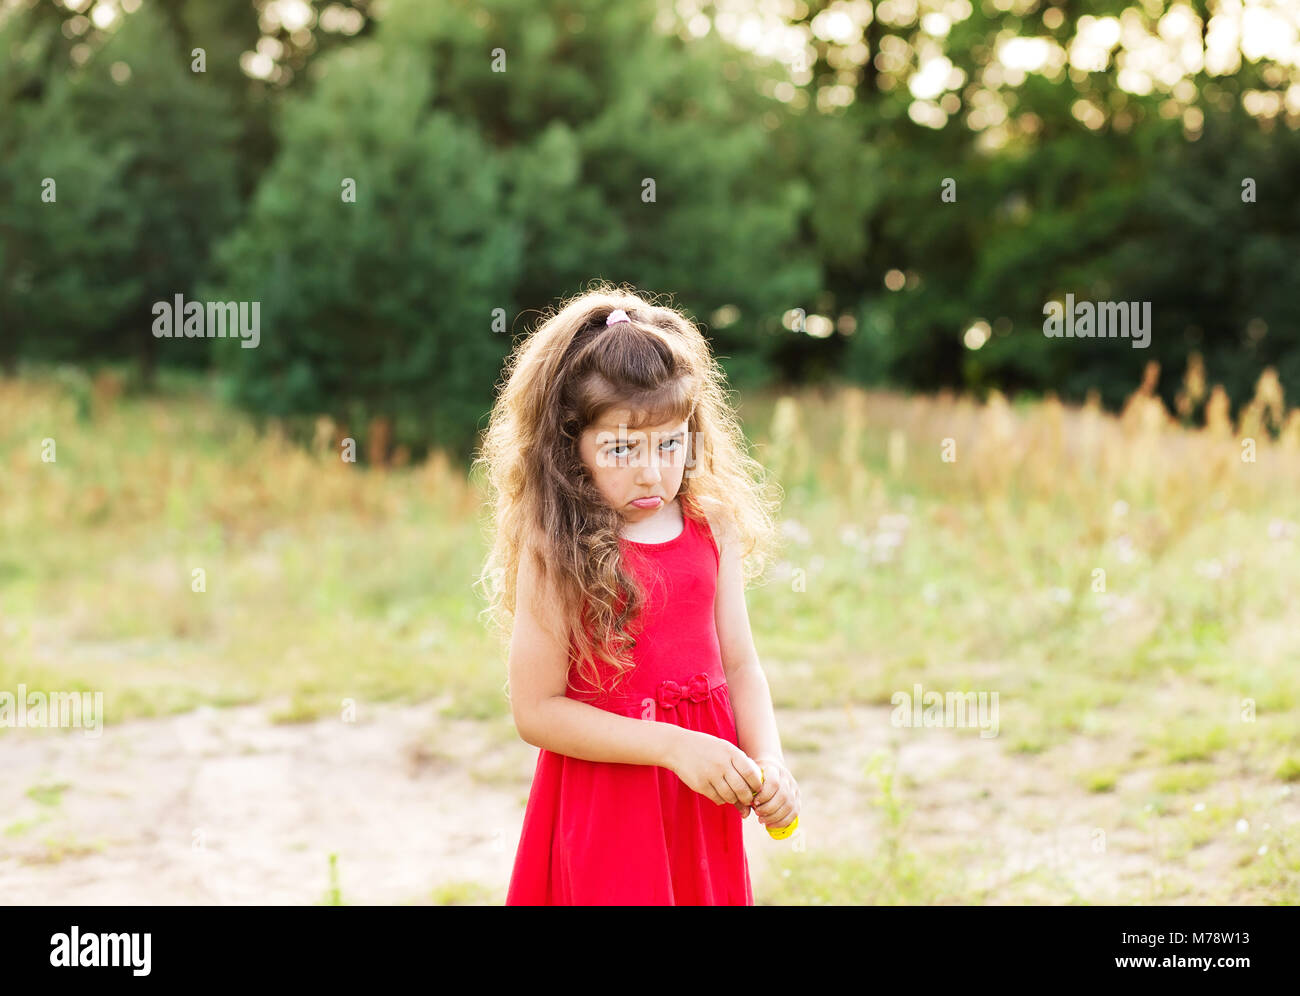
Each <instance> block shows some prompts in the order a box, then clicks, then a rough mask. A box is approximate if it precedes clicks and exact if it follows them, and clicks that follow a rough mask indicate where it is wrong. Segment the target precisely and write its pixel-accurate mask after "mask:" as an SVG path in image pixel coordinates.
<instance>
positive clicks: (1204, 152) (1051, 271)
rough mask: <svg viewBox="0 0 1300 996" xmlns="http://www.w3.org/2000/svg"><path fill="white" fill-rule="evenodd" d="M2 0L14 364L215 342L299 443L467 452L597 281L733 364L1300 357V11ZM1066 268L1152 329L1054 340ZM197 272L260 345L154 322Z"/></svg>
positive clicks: (1292, 379) (179, 358)
mask: <svg viewBox="0 0 1300 996" xmlns="http://www.w3.org/2000/svg"><path fill="white" fill-rule="evenodd" d="M0 10H2V11H3V13H2V14H0V17H2V18H3V20H2V21H0V52H3V58H2V59H0V204H2V205H3V213H0V363H2V364H3V365H4V367H5V368H6V369H8V370H9V371H10V372H13V371H16V370H17V369H18V367H19V365H20V364H33V365H40V364H48V363H52V362H53V363H69V362H70V363H75V364H78V365H84V366H88V367H93V366H96V365H99V364H103V363H109V364H126V365H127V369H128V370H129V371H130V376H131V385H130V386H131V389H132V390H139V391H144V392H148V391H150V390H152V389H153V388H154V385H155V384H156V383H157V379H156V370H157V368H158V367H159V366H164V367H166V366H176V367H188V368H204V369H211V370H214V371H216V372H218V373H219V374H220V375H221V376H220V383H221V384H222V385H223V388H224V390H225V391H226V393H227V394H228V396H229V399H230V400H235V401H237V402H238V403H239V404H241V405H242V406H244V407H246V408H247V409H248V410H249V411H250V412H252V413H255V414H258V415H264V416H276V417H279V418H281V419H283V420H284V421H285V422H286V424H288V425H290V426H293V425H295V424H297V425H298V426H299V427H300V431H301V432H303V433H309V432H311V431H312V427H313V425H314V424H315V423H314V419H315V418H316V417H317V416H320V415H327V416H330V417H331V418H333V419H335V420H337V421H338V422H339V423H340V424H342V425H345V426H348V427H349V431H350V432H351V434H352V435H354V436H357V437H358V438H365V437H368V436H373V435H374V434H375V433H377V432H378V433H380V434H382V435H383V437H384V441H385V444H387V443H389V442H391V443H394V444H397V445H401V446H404V447H407V448H408V449H409V450H411V451H414V452H416V453H420V452H422V451H425V450H427V449H428V448H429V447H430V446H440V447H444V448H446V449H447V450H448V451H450V452H453V453H456V454H458V455H459V456H461V457H464V456H466V455H467V454H468V452H469V450H470V448H471V447H472V446H473V442H474V439H475V434H476V432H477V431H478V429H479V428H481V421H482V418H483V414H484V413H485V412H486V410H487V409H488V407H489V406H490V404H491V400H492V395H493V387H494V382H495V380H496V378H497V376H498V374H499V371H500V366H501V361H502V359H503V358H504V356H505V355H506V354H507V352H508V351H509V348H510V343H511V339H512V337H513V336H516V335H519V334H522V333H523V332H525V331H526V330H527V328H528V327H529V326H530V325H531V324H532V322H534V321H535V320H536V319H537V317H538V315H539V312H540V311H541V310H542V309H545V308H547V307H548V306H550V305H552V304H553V303H554V302H555V301H556V300H557V298H559V297H561V296H564V295H567V294H571V293H574V292H576V291H578V290H581V289H582V287H583V285H584V284H585V282H586V281H588V280H589V279H591V278H594V277H602V278H608V279H613V280H616V281H628V282H630V283H632V284H634V285H636V286H637V287H639V288H642V289H645V290H647V291H651V292H663V293H669V294H671V295H672V300H673V302H674V303H675V304H677V305H679V306H681V307H682V308H684V309H685V310H686V311H688V312H689V313H690V314H692V315H693V316H694V317H695V318H696V319H697V320H698V321H700V322H701V323H702V324H703V325H704V326H705V328H706V331H707V332H708V334H709V335H710V336H711V337H712V338H713V340H714V342H715V347H716V350H717V352H718V353H719V355H720V356H721V357H722V362H723V363H724V366H726V368H727V369H728V372H729V375H730V377H731V379H732V383H733V384H734V385H735V386H737V387H738V388H741V389H742V390H743V389H746V388H756V387H760V386H762V385H765V384H770V383H777V384H781V385H792V384H799V383H804V384H809V383H818V382H821V381H824V380H827V379H829V378H831V377H832V376H833V377H835V378H837V379H847V380H849V381H851V382H855V383H859V384H863V385H890V386H900V387H905V388H916V389H923V390H924V389H935V388H943V387H954V388H966V389H971V390H974V391H975V392H977V393H984V392H987V390H988V389H990V388H994V387H996V388H998V389H1000V390H1001V391H1003V392H1007V393H1015V392H1030V393H1041V392H1044V391H1052V392H1055V393H1057V394H1058V395H1059V396H1060V397H1061V398H1062V399H1064V400H1082V399H1083V398H1084V397H1085V396H1086V395H1087V394H1088V392H1089V391H1094V390H1095V391H1096V392H1097V394H1098V396H1099V397H1100V399H1101V400H1102V402H1103V404H1105V405H1107V406H1108V407H1113V408H1117V407H1118V406H1119V405H1120V404H1121V403H1122V401H1123V399H1124V398H1125V397H1126V396H1128V395H1129V394H1130V393H1131V391H1132V389H1133V385H1134V383H1136V382H1137V381H1138V380H1140V379H1142V371H1143V368H1144V366H1145V364H1146V363H1147V361H1149V360H1155V361H1156V362H1158V363H1159V364H1160V365H1161V366H1162V367H1164V368H1165V369H1169V370H1173V371H1181V370H1183V369H1184V368H1186V367H1188V366H1189V365H1191V364H1196V363H1203V366H1204V370H1205V376H1206V377H1207V378H1208V379H1209V381H1210V382H1212V383H1215V384H1222V385H1223V386H1224V387H1225V388H1226V389H1227V394H1228V396H1229V397H1231V398H1232V399H1235V400H1237V401H1238V402H1244V401H1245V400H1246V399H1248V398H1249V397H1250V396H1251V394H1252V390H1253V387H1254V385H1255V383H1256V379H1257V378H1258V377H1259V374H1260V372H1261V370H1263V369H1265V368H1267V367H1273V368H1274V369H1275V370H1276V371H1277V374H1278V376H1279V378H1280V382H1281V384H1282V385H1283V387H1284V388H1290V389H1291V390H1292V391H1294V390H1295V389H1296V387H1295V385H1300V348H1297V346H1298V344H1300V321H1297V317H1300V316H1298V315H1297V309H1300V302H1297V299H1296V295H1295V294H1294V292H1293V291H1294V288H1295V287H1296V286H1300V200H1297V198H1296V197H1295V193H1294V178H1295V177H1296V176H1297V175H1300V139H1298V138H1297V132H1296V126H1297V125H1298V124H1300V80H1298V79H1297V73H1296V67H1297V65H1298V64H1300V42H1298V40H1297V30H1298V26H1300V5H1297V4H1296V3H1294V2H1291V0H1209V2H1205V0H1193V2H1170V0H1141V2H1137V0H1132V2H1123V0H1063V2H1053V3H1049V2H1045V0H880V2H879V3H876V4H874V5H873V4H872V3H870V2H867V0H849V2H843V0H837V2H832V3H825V2H816V3H808V2H803V0H773V2H768V3H764V2H754V3H702V2H690V0H679V2H677V3H667V2H664V0H626V2H619V3H607V2H601V0H564V2H559V0H546V2H538V0H527V2H525V0H487V2H474V3H470V2H467V0H446V2H439V3H436V4H431V3H425V2H420V0H387V2H372V3H353V4H344V3H335V2H329V3H324V2H317V3H309V2H306V0H258V2H249V0H60V2H54V0H5V2H3V4H0ZM199 49H201V50H202V53H201V58H202V60H203V64H202V68H203V71H202V72H198V71H196V66H197V65H198V63H196V58H199V57H200V55H199V53H198V52H197V50H199ZM501 70H504V71H501ZM46 178H52V179H54V180H55V181H56V183H57V199H56V201H55V202H54V203H48V202H46V201H44V200H42V191H43V189H44V187H43V184H44V181H45V179H46ZM349 180H350V181H353V182H354V183H355V191H356V196H355V202H351V201H350V200H347V199H345V198H344V196H343V192H344V184H345V182H346V181H349ZM948 180H951V181H953V182H952V183H951V184H948V187H949V189H950V191H952V193H953V194H955V196H952V195H950V196H949V198H948V199H944V198H943V196H942V194H943V191H944V187H945V181H948ZM1247 180H1250V181H1252V182H1253V186H1254V190H1255V198H1256V199H1255V201H1254V202H1250V201H1247V200H1243V183H1244V182H1245V181H1247ZM651 183H652V184H653V188H652V191H651ZM1066 293H1072V294H1074V296H1075V298H1076V299H1078V300H1113V301H1150V302H1151V303H1152V315H1153V325H1154V329H1153V336H1152V340H1151V346H1150V348H1149V349H1145V350H1142V349H1133V348H1131V344H1130V343H1127V342H1124V341H1118V340H1117V341H1106V342H1092V343H1089V344H1087V345H1086V346H1085V345H1084V344H1083V343H1076V342H1073V341H1069V340H1066V341H1061V340H1054V339H1048V338H1046V337H1044V336H1043V335H1042V321H1043V317H1042V316H1043V305H1044V303H1045V302H1046V301H1048V300H1052V299H1060V298H1063V297H1064V295H1065V294H1066ZM176 294H183V295H184V296H185V297H186V298H187V299H195V298H197V299H199V300H205V299H206V300H239V301H258V302H260V305H261V340H260V345H259V346H258V348H256V349H241V348H239V346H238V344H237V343H235V342H232V341H230V340H206V341H199V342H194V341H188V340H180V341H178V340H175V339H157V338H155V337H154V336H153V335H152V334H151V321H152V318H151V312H150V309H151V305H152V303H153V302H155V301H159V300H165V301H170V300H171V299H172V298H173V297H174V296H175V295H176ZM1156 390H1157V393H1158V394H1160V395H1161V396H1163V398H1164V399H1165V400H1166V401H1167V402H1169V403H1171V404H1172V403H1173V401H1174V395H1175V392H1176V391H1177V390H1178V383H1177V377H1176V376H1171V377H1166V378H1164V379H1163V381H1162V382H1161V383H1160V384H1159V385H1158V387H1157V389H1156ZM1183 414H1184V415H1185V416H1186V417H1190V418H1193V419H1196V420H1199V419H1200V418H1201V413H1200V412H1199V411H1185V412H1183ZM372 441H373V440H372Z"/></svg>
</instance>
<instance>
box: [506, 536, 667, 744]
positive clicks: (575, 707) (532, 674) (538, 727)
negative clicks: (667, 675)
mask: <svg viewBox="0 0 1300 996" xmlns="http://www.w3.org/2000/svg"><path fill="white" fill-rule="evenodd" d="M558 604H559V602H558V600H557V599H555V598H554V597H553V595H552V593H551V592H550V591H549V590H543V585H542V583H541V580H540V577H539V575H538V572H537V570H536V567H535V565H534V563H533V558H532V554H531V553H530V552H528V551H525V552H524V554H523V556H522V557H521V558H520V563H519V580H518V583H517V586H516V594H515V620H514V631H513V633H512V634H511V638H510V711H511V713H512V714H513V716H514V721H515V729H517V730H518V731H519V736H520V737H522V738H523V739H524V741H525V742H527V743H530V744H532V745H533V746H534V747H542V748H544V749H546V750H549V751H552V752H554V753H556V754H566V755H568V756H569V757H576V758H581V759H582V760H585V761H612V762H616V763H623V764H653V765H658V766H660V767H664V768H669V769H672V770H676V758H677V756H678V752H679V750H680V749H681V748H682V746H683V744H684V743H685V741H686V740H687V734H688V733H690V731H689V730H685V729H683V728H681V727H678V726H675V725H673V724H671V723H658V722H646V721H645V720H642V719H636V718H633V717H631V716H618V715H616V714H614V713H612V712H609V711H607V710H605V709H600V708H597V707H596V706H594V705H590V704H588V703H586V702H579V701H578V700H576V699H571V698H568V697H567V696H566V695H565V694H564V693H565V690H566V688H567V686H568V663H569V656H568V651H569V648H568V635H567V633H566V634H560V633H556V632H554V631H553V630H552V629H551V628H550V627H548V626H546V625H544V624H543V622H542V620H544V619H552V620H553V619H554V618H555V607H556V606H557V605H558Z"/></svg>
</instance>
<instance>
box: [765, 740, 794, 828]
mask: <svg viewBox="0 0 1300 996" xmlns="http://www.w3.org/2000/svg"><path fill="white" fill-rule="evenodd" d="M754 760H755V761H756V762H757V763H758V766H759V767H760V768H762V769H763V787H762V789H761V790H760V791H759V793H758V796H757V798H756V799H755V800H754V812H755V813H757V814H758V822H759V823H761V824H763V826H765V827H772V828H774V829H778V830H779V829H780V828H781V827H788V826H789V825H790V824H791V823H793V822H794V818H795V817H796V816H798V815H799V805H800V799H799V783H798V782H796V781H795V780H794V775H792V774H790V769H789V768H787V767H786V766H785V765H784V764H782V763H781V762H780V761H778V760H777V759H776V758H774V757H759V758H755V759H754Z"/></svg>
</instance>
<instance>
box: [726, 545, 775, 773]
mask: <svg viewBox="0 0 1300 996" xmlns="http://www.w3.org/2000/svg"><path fill="white" fill-rule="evenodd" d="M714 536H715V539H716V540H717V543H718V561H719V562H718V588H717V594H716V596H715V599H714V603H713V612H714V618H715V621H716V623H717V627H718V646H719V648H720V649H721V651H722V665H723V668H724V670H725V671H726V674H727V687H728V689H729V690H730V693H731V711H732V712H733V713H734V714H735V717H736V734H737V739H738V740H739V741H740V743H739V746H740V749H741V750H743V751H744V752H745V753H746V754H748V755H749V756H750V757H752V758H753V759H754V760H755V761H759V762H761V761H762V760H763V759H765V758H766V759H770V760H774V761H778V762H780V764H781V765H782V766H784V765H785V756H784V755H783V754H782V753H781V736H780V734H779V733H778V732H777V728H776V715H775V713H774V712H773V711H772V691H771V689H770V688H769V687H768V684H767V675H765V674H764V673H763V668H762V666H761V665H760V664H759V663H758V651H757V650H756V649H755V648H754V636H753V633H752V632H751V631H750V628H749V611H748V609H747V608H746V606H745V579H744V574H743V572H742V565H741V562H740V554H739V552H738V550H737V547H736V545H735V543H734V542H731V540H730V537H729V536H728V535H726V534H720V533H718V532H717V531H716V530H715V533H714Z"/></svg>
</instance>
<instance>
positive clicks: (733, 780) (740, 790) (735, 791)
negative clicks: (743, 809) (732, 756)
mask: <svg viewBox="0 0 1300 996" xmlns="http://www.w3.org/2000/svg"><path fill="white" fill-rule="evenodd" d="M722 778H723V781H724V783H725V784H726V786H727V791H728V792H729V793H730V795H728V796H727V801H728V802H730V803H733V804H734V805H743V804H744V803H743V801H742V800H744V799H745V797H746V796H748V795H749V786H748V785H746V784H745V779H744V778H742V777H741V775H740V772H739V771H737V770H736V769H735V768H732V769H731V770H730V771H724V772H723V773H722Z"/></svg>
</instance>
